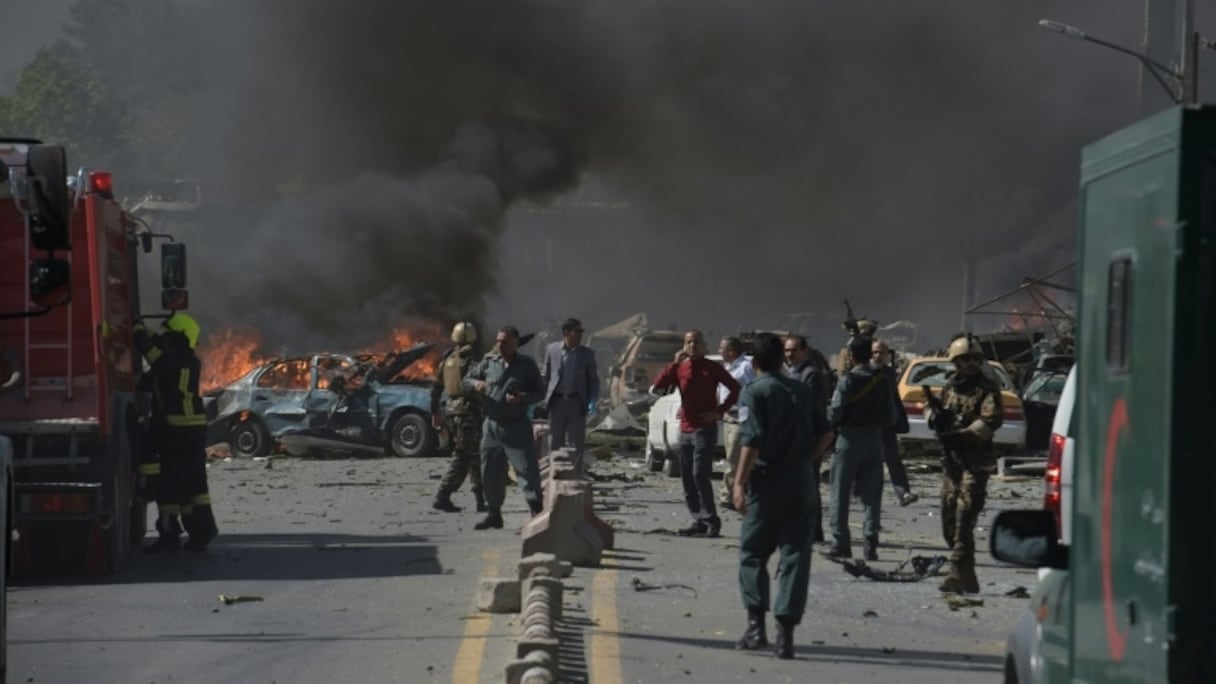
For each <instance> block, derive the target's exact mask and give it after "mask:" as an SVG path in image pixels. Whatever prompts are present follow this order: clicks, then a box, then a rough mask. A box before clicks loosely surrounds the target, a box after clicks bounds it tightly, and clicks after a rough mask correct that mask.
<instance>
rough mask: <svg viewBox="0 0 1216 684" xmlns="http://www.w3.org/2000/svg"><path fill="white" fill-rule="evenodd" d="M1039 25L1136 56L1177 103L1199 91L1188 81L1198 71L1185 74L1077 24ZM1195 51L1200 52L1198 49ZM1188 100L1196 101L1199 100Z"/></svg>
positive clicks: (1045, 21) (1053, 23)
mask: <svg viewBox="0 0 1216 684" xmlns="http://www.w3.org/2000/svg"><path fill="white" fill-rule="evenodd" d="M1039 26H1042V27H1043V28H1045V29H1049V30H1051V31H1055V32H1057V33H1062V34H1064V35H1065V36H1067V37H1069V38H1073V39H1076V40H1084V41H1087V42H1090V43H1095V44H1097V45H1101V46H1102V47H1105V48H1110V49H1111V50H1114V51H1116V52H1122V53H1123V54H1125V55H1131V56H1132V57H1135V58H1136V59H1138V60H1140V63H1141V64H1143V65H1144V70H1145V71H1147V72H1148V73H1149V74H1150V75H1151V76H1152V77H1153V79H1155V80H1156V81H1157V83H1160V84H1161V87H1162V88H1165V91H1166V92H1167V93H1169V96H1170V99H1171V100H1173V102H1174V103H1175V104H1177V103H1179V102H1182V101H1183V98H1184V97H1185V96H1190V95H1196V96H1197V93H1195V92H1194V91H1196V90H1197V87H1196V86H1195V85H1193V84H1188V81H1195V80H1196V79H1195V76H1196V75H1197V73H1196V71H1191V72H1190V73H1189V74H1183V73H1182V71H1181V70H1179V69H1173V68H1170V67H1168V66H1166V65H1164V64H1162V63H1161V62H1158V61H1157V60H1155V59H1152V58H1151V57H1149V56H1148V55H1145V54H1141V53H1139V52H1136V51H1135V50H1131V49H1128V48H1125V47H1123V46H1122V45H1118V44H1116V43H1112V42H1110V41H1106V40H1102V39H1101V38H1095V37H1094V36H1091V35H1089V34H1088V33H1086V32H1084V31H1082V30H1081V29H1079V28H1077V27H1076V26H1070V25H1068V24H1064V23H1061V22H1058V21H1052V20H1051V19H1041V20H1039ZM1195 52H1198V50H1196V51H1195ZM1166 77H1169V78H1171V79H1173V80H1174V81H1175V82H1176V83H1177V84H1178V91H1175V89H1174V88H1172V87H1170V84H1168V83H1166V81H1165V79H1166ZM1188 101H1190V102H1195V101H1197V100H1188Z"/></svg>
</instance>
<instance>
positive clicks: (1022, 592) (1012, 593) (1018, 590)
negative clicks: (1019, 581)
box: [1005, 586, 1030, 599]
mask: <svg viewBox="0 0 1216 684" xmlns="http://www.w3.org/2000/svg"><path fill="white" fill-rule="evenodd" d="M1005 595H1006V596H1009V597H1012V598H1024V599H1028V598H1030V592H1029V591H1026V587H1021V586H1019V587H1014V588H1012V589H1010V590H1009V591H1007V592H1005Z"/></svg>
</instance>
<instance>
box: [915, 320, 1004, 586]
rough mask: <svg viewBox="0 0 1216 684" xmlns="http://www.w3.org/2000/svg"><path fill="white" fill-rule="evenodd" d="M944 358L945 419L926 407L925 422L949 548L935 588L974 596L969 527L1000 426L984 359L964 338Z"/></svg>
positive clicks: (980, 506)
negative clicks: (937, 463)
mask: <svg viewBox="0 0 1216 684" xmlns="http://www.w3.org/2000/svg"><path fill="white" fill-rule="evenodd" d="M947 356H948V357H949V358H950V360H951V361H952V362H953V363H954V367H955V369H956V370H955V371H954V372H953V373H951V374H950V376H949V379H948V381H947V382H946V386H945V387H943V388H942V394H941V404H942V408H943V409H944V412H945V415H944V416H942V415H937V414H936V413H935V412H934V411H933V409H932V408H930V407H926V409H925V420H926V421H928V423H929V425H930V427H932V428H933V429H934V430H935V431H936V432H937V434H938V438H939V439H941V441H942V447H943V450H944V451H943V466H944V467H943V468H942V501H941V506H942V508H941V510H942V530H943V531H944V532H945V534H946V536H947V537H949V538H950V539H948V541H949V542H950V543H951V544H952V545H953V548H952V549H951V553H950V574H949V575H947V576H946V579H945V580H944V581H943V582H942V583H941V586H939V587H938V588H939V589H941V590H942V591H944V592H950V593H955V594H959V593H964V592H966V593H969V594H975V593H978V592H979V590H980V583H979V580H978V579H977V578H976V576H975V524H976V522H978V521H979V517H980V511H982V510H984V501H985V500H986V499H987V498H988V478H989V476H990V475H991V474H992V472H993V471H994V470H995V469H996V451H995V450H994V449H993V446H992V438H993V435H994V434H995V433H996V430H997V428H999V427H1001V422H1002V421H1003V418H1004V417H1003V410H1002V407H1001V388H1000V387H999V386H997V384H996V381H994V380H993V379H991V378H989V377H988V376H987V375H985V374H984V372H983V364H984V355H983V352H982V351H981V350H980V346H979V344H978V343H976V342H975V340H973V339H971V337H970V336H969V335H962V336H960V337H958V338H956V339H955V340H954V341H953V342H951V343H950V349H949V351H948V352H947Z"/></svg>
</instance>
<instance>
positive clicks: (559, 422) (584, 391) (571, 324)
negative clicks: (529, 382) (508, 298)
mask: <svg viewBox="0 0 1216 684" xmlns="http://www.w3.org/2000/svg"><path fill="white" fill-rule="evenodd" d="M540 381H541V384H542V385H544V386H545V405H546V406H547V407H548V409H549V440H550V442H549V443H550V447H551V448H552V449H555V450H556V449H560V448H562V447H563V446H565V445H566V444H567V443H568V444H569V445H570V446H571V447H572V448H573V449H574V463H575V468H576V469H577V471H578V472H579V473H583V472H584V471H585V469H586V464H585V463H584V462H583V458H584V457H583V453H584V451H585V449H584V447H583V445H584V442H585V440H586V436H587V415H588V414H589V413H591V412H592V411H593V410H595V403H596V401H597V400H598V399H599V397H600V375H599V371H597V370H596V368H595V352H593V351H591V348H590V347H585V346H583V324H582V322H580V321H579V320H578V319H577V318H567V319H566V322H565V323H562V339H561V340H560V341H558V342H553V343H551V344H549V345H548V346H547V347H545V357H544V359H543V360H542V361H541V365H540Z"/></svg>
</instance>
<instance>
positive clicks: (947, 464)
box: [920, 385, 963, 480]
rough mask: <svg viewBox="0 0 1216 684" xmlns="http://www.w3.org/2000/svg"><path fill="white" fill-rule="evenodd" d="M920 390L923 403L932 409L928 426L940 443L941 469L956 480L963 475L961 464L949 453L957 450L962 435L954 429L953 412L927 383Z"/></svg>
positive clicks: (960, 444)
mask: <svg viewBox="0 0 1216 684" xmlns="http://www.w3.org/2000/svg"><path fill="white" fill-rule="evenodd" d="M920 390H921V391H922V392H924V393H925V403H927V404H929V408H931V409H933V419H932V420H931V421H930V422H929V428H930V429H932V430H933V433H934V434H936V435H937V439H938V441H939V442H941V443H942V457H941V458H942V470H944V471H945V472H946V474H947V475H949V476H950V478H951V479H953V480H958V479H959V478H961V477H962V476H963V472H962V464H960V463H959V462H958V460H956V459H954V458H952V457H951V454H954V453H957V452H958V450H959V447H960V446H962V444H963V436H962V435H961V434H959V432H958V431H957V430H955V429H954V418H955V416H954V412H953V411H951V410H949V409H947V408H946V407H945V405H944V404H942V400H941V399H939V398H938V397H937V395H935V394H933V390H932V389H930V387H929V386H928V385H921V386H920Z"/></svg>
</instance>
